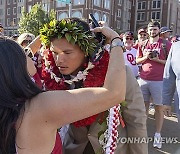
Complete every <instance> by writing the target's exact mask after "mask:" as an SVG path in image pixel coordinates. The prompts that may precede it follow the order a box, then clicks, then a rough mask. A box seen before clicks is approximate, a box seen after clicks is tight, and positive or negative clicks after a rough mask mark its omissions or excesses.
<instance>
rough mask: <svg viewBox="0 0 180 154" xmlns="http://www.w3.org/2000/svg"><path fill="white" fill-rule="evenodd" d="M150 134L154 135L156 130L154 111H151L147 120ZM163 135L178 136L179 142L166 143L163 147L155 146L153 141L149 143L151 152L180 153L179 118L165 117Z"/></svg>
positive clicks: (156, 153)
mask: <svg viewBox="0 0 180 154" xmlns="http://www.w3.org/2000/svg"><path fill="white" fill-rule="evenodd" d="M147 126H148V136H150V137H153V135H154V132H155V119H154V111H153V110H151V111H150V115H149V118H148V121H147ZM161 135H162V137H177V139H178V141H179V143H169V144H168V143H164V144H163V146H162V149H156V148H153V146H152V144H153V142H150V143H149V154H180V128H179V127H178V125H177V118H176V116H175V115H173V117H170V118H167V117H165V120H164V125H163V129H162V134H161Z"/></svg>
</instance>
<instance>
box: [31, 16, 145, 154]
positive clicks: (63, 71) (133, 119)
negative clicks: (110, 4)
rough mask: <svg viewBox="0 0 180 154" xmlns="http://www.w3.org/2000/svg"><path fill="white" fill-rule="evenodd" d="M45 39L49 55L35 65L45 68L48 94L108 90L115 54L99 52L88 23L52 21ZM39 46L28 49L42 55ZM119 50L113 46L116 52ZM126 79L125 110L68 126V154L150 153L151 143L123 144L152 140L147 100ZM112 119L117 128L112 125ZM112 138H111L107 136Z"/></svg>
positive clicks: (130, 77) (132, 80)
mask: <svg viewBox="0 0 180 154" xmlns="http://www.w3.org/2000/svg"><path fill="white" fill-rule="evenodd" d="M40 39H41V42H42V44H44V46H46V49H44V50H42V52H41V55H43V59H42V60H40V62H39V61H38V56H37V57H36V58H35V59H36V64H37V66H40V68H38V70H40V71H39V74H40V76H41V77H42V80H43V84H44V88H45V89H47V90H59V89H62V90H64V89H77V88H80V87H101V86H102V85H103V84H104V79H105V75H106V71H107V66H108V62H109V53H108V51H110V50H109V48H108V45H106V46H104V47H99V46H100V44H101V43H98V42H97V40H96V39H95V38H94V37H93V35H92V33H91V32H90V29H89V25H88V24H87V23H86V22H84V21H82V20H80V19H78V18H70V19H64V20H61V21H56V20H54V21H51V22H50V23H49V24H46V25H45V26H44V27H43V28H42V29H41V31H40ZM37 42H38V43H39V44H40V41H39V40H38V39H37V40H36V41H34V42H33V43H32V44H31V45H30V46H29V47H30V48H31V49H32V52H34V53H35V52H36V51H37V46H38V45H37V44H38V43H37ZM114 42H115V45H114V46H120V45H121V44H118V43H117V44H116V42H119V37H117V38H115V40H114ZM35 44H36V45H35ZM114 46H113V45H112V44H111V48H113V47H114ZM95 51H96V52H97V53H96V54H94V53H95ZM102 54H103V56H102V57H100V55H102ZM97 59H98V60H97ZM39 63H41V65H39ZM112 75H113V74H112ZM126 78H127V79H126V80H127V89H126V100H125V101H126V102H125V103H124V104H125V105H123V106H121V109H120V105H119V106H116V107H114V108H112V110H113V111H112V110H111V111H112V112H111V111H109V112H108V111H107V112H103V113H101V114H98V115H94V116H91V117H89V118H86V119H82V120H80V121H76V122H74V123H72V124H69V126H68V127H67V130H66V131H67V132H66V134H64V139H63V146H64V153H65V154H82V153H86V154H88V153H90V154H93V153H98V152H99V153H103V150H104V151H105V152H106V153H109V152H108V150H109V151H110V152H112V153H115V154H128V153H129V154H132V153H138V154H146V153H148V150H147V144H146V143H137V142H136V143H132V144H128V143H122V142H121V140H120V139H121V138H122V137H130V138H133V137H136V138H137V137H139V138H143V137H144V138H145V137H147V130H146V114H145V107H144V103H143V98H142V94H141V92H140V89H139V86H138V83H137V82H136V79H135V78H134V77H133V75H132V72H131V70H130V69H129V68H128V67H127V68H126ZM86 110H87V109H85V110H84V111H82V112H86ZM110 113H112V115H111V114H110ZM121 114H122V118H123V120H124V123H125V126H124V123H123V120H122V119H121V116H120V115H121ZM107 117H108V118H107ZM110 117H112V119H113V118H115V119H116V120H117V122H116V121H115V122H114V123H113V120H112V121H110V120H109V119H111V118H110ZM57 118H59V117H57ZM107 121H108V123H107ZM111 123H112V125H111ZM120 123H121V124H120ZM111 126H112V127H113V128H111ZM107 132H108V133H109V134H110V136H109V137H107V136H106V135H107ZM114 132H116V133H114ZM102 138H103V139H105V140H103V139H102ZM110 138H111V139H110ZM107 145H109V146H107Z"/></svg>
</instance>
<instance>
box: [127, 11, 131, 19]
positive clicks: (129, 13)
mask: <svg viewBox="0 0 180 154" xmlns="http://www.w3.org/2000/svg"><path fill="white" fill-rule="evenodd" d="M128 19H129V20H131V12H128Z"/></svg>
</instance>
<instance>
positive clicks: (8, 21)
mask: <svg viewBox="0 0 180 154" xmlns="http://www.w3.org/2000/svg"><path fill="white" fill-rule="evenodd" d="M10 24H11V21H10V18H7V26H10Z"/></svg>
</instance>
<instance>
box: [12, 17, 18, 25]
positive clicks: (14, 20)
mask: <svg viewBox="0 0 180 154" xmlns="http://www.w3.org/2000/svg"><path fill="white" fill-rule="evenodd" d="M15 25H17V20H16V18H13V22H12V26H15Z"/></svg>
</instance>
